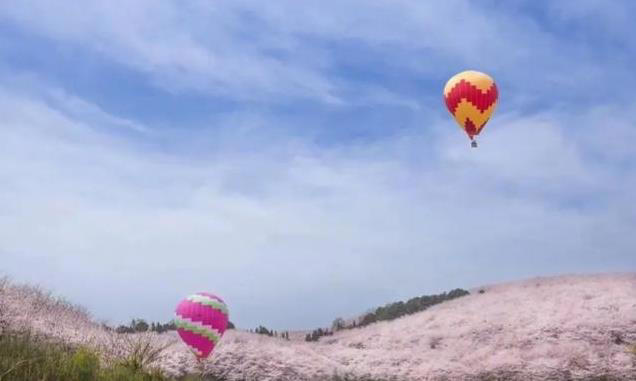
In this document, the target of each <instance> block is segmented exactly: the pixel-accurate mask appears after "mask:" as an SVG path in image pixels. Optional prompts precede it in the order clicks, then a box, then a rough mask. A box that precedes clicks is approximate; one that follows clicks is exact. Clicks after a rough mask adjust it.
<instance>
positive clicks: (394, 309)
mask: <svg viewBox="0 0 636 381" xmlns="http://www.w3.org/2000/svg"><path fill="white" fill-rule="evenodd" d="M468 294H470V293H469V292H468V291H466V290H463V289H461V288H456V289H454V290H452V291H450V292H443V293H441V294H437V295H423V296H418V297H415V298H411V299H409V300H407V301H406V302H403V301H399V302H395V303H389V304H387V305H385V306H382V307H378V308H376V309H375V310H374V311H372V312H367V313H366V314H364V315H362V317H361V318H359V319H355V320H353V322H352V323H351V324H347V323H346V322H345V320H344V319H342V318H337V319H336V320H334V321H333V323H332V330H333V331H339V330H342V329H353V328H359V327H364V326H366V325H369V324H372V323H375V322H378V321H387V320H393V319H397V318H399V317H402V316H405V315H410V314H414V313H416V312H420V311H424V310H425V309H427V308H429V307H431V306H434V305H436V304H439V303H442V302H445V301H447V300H451V299H455V298H459V297H461V296H464V295H468Z"/></svg>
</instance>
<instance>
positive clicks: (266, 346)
mask: <svg viewBox="0 0 636 381" xmlns="http://www.w3.org/2000/svg"><path fill="white" fill-rule="evenodd" d="M480 290H483V292H480ZM0 321H1V322H4V323H3V324H4V326H5V327H4V329H7V328H8V327H10V328H12V329H20V328H29V329H31V330H33V331H36V332H41V333H46V334H47V335H50V336H51V337H54V338H58V339H62V340H64V341H66V342H68V343H74V344H84V345H89V346H92V347H95V348H98V349H99V350H100V351H102V353H104V356H105V357H107V358H113V357H117V356H122V355H125V351H126V345H125V342H126V340H127V339H126V338H127V337H128V336H129V335H127V334H123V335H122V334H117V333H115V332H113V331H110V330H107V329H106V328H105V327H104V326H103V325H101V324H99V323H97V322H95V321H94V320H92V319H91V317H90V314H88V313H87V312H86V311H84V310H83V309H82V308H81V307H77V306H74V305H71V304H69V303H67V302H64V301H63V300H59V299H56V298H54V297H52V296H51V295H50V294H48V293H46V292H43V291H42V290H40V289H38V288H36V287H32V286H28V285H16V284H12V283H9V282H6V281H5V282H4V286H2V285H0ZM137 335H138V334H137ZM143 335H144V337H145V338H146V339H148V340H151V341H152V342H153V343H155V345H161V344H166V345H167V344H171V345H170V346H169V347H168V349H166V350H165V351H164V352H163V354H162V355H161V356H160V358H159V360H158V361H157V363H156V365H157V366H158V367H159V368H161V369H162V370H163V371H164V372H165V373H167V374H169V375H172V376H180V375H183V374H186V373H189V372H195V371H197V369H200V368H197V364H195V362H194V361H193V359H192V356H191V354H190V353H189V351H188V350H187V349H186V347H185V346H184V345H183V344H181V343H180V342H179V341H178V337H177V335H176V333H175V332H168V333H163V334H155V333H148V334H143ZM296 336H297V337H299V338H300V337H302V335H301V334H298V335H296ZM634 344H636V274H635V273H627V274H595V275H564V276H557V277H541V278H532V279H527V280H522V281H517V282H510V283H505V284H496V285H485V286H483V287H479V288H476V289H473V290H471V294H470V295H467V296H463V297H461V298H457V299H455V300H451V301H447V302H444V303H441V304H438V305H435V306H433V307H430V308H428V309H427V310H424V311H422V312H418V313H415V314H412V315H407V316H404V317H401V318H399V319H396V320H392V321H384V322H379V323H374V324H371V325H369V326H366V327H363V328H356V329H348V330H343V331H338V332H336V333H335V334H334V335H332V336H325V337H322V338H321V339H320V340H319V341H318V342H304V341H302V340H300V339H298V340H290V341H286V340H283V339H281V338H276V337H269V336H265V335H258V334H252V333H249V332H246V331H242V330H240V329H236V330H229V331H227V333H226V334H225V336H224V337H223V340H222V342H221V345H220V346H219V347H218V348H217V350H216V351H215V353H214V355H213V357H212V358H211V359H210V360H209V361H208V362H207V363H205V364H204V368H205V371H206V372H209V373H210V374H214V375H216V376H220V377H223V378H225V379H228V380H243V379H247V380H326V379H331V378H332V377H333V376H334V375H336V374H337V375H340V376H343V377H344V376H347V377H349V379H382V380H405V381H406V380H464V379H466V380H472V379H474V380H486V379H497V378H488V377H499V378H498V379H506V380H515V379H519V380H522V379H523V380H560V379H563V380H568V379H600V378H591V377H600V376H601V375H604V376H606V377H609V378H607V379H625V380H636V353H634V352H632V351H633V349H634V347H633V345H634Z"/></svg>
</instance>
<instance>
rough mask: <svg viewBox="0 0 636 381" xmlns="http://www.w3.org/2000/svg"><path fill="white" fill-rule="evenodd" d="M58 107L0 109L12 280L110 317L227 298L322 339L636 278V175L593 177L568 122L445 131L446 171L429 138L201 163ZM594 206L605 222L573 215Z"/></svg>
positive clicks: (4, 97)
mask: <svg viewBox="0 0 636 381" xmlns="http://www.w3.org/2000/svg"><path fill="white" fill-rule="evenodd" d="M42 93H44V94H46V93H50V91H42ZM46 99H47V98H46V97H43V98H38V97H36V96H33V95H16V93H15V92H13V91H11V89H10V88H6V87H5V88H4V89H3V90H2V91H1V92H0V112H1V113H2V115H3V121H2V124H1V125H0V142H2V143H0V144H1V145H0V151H1V152H2V153H3V160H2V161H1V162H0V180H1V182H2V184H7V185H5V186H3V187H2V188H1V189H0V242H1V243H0V252H2V255H3V258H4V260H3V269H4V270H5V271H9V272H10V273H12V274H19V275H20V276H19V278H21V279H22V278H28V279H37V280H38V281H39V282H41V283H44V284H45V285H47V286H49V287H54V288H55V289H57V290H60V291H61V292H62V293H63V294H65V295H68V296H69V297H71V298H73V299H74V300H76V301H78V302H81V303H84V304H86V305H87V306H88V307H89V308H90V309H91V310H93V311H95V313H96V314H97V315H98V316H99V317H102V316H103V317H110V318H114V319H127V318H129V317H132V316H141V315H143V316H148V315H150V314H152V316H150V317H151V318H153V319H167V318H168V317H169V316H168V315H169V313H168V312H166V311H170V309H171V308H172V307H171V306H170V305H169V304H170V302H171V301H172V300H173V299H174V300H178V298H179V297H180V296H181V294H184V293H187V292H191V291H192V290H195V289H196V290H198V289H210V288H214V291H215V292H219V293H220V294H222V295H224V296H226V297H227V298H228V300H229V301H230V302H231V303H233V306H235V307H234V308H235V310H234V312H235V314H234V316H236V321H237V322H238V323H239V324H243V325H248V326H252V325H255V324H257V323H260V322H270V323H271V325H272V326H277V327H285V326H287V327H289V326H294V327H306V326H308V325H309V326H311V325H316V324H325V323H326V321H328V320H329V319H331V318H333V317H335V315H336V314H347V313H351V314H352V313H356V312H360V311H361V310H364V309H365V308H367V307H368V306H370V305H374V304H377V303H380V302H382V301H389V300H393V299H395V298H397V297H410V296H412V295H414V294H418V293H423V292H425V291H426V290H427V289H435V288H441V289H446V288H452V287H467V286H470V285H471V284H472V283H474V282H482V281H493V279H497V280H500V279H502V277H508V278H506V279H509V278H511V277H514V276H529V275H536V273H537V271H546V270H545V269H546V268H550V269H551V271H554V272H558V271H566V272H571V271H589V270H592V269H593V270H595V271H598V270H601V269H607V270H611V269H616V268H617V267H619V268H625V266H628V265H629V264H630V263H631V264H632V265H634V263H633V261H631V260H630V258H631V257H630V255H631V254H630V252H629V247H630V245H633V243H634V242H633V238H632V236H631V235H629V234H627V232H628V231H629V229H630V228H634V227H635V226H634V224H635V221H634V220H633V218H632V217H633V214H634V211H633V208H632V207H631V203H629V202H628V199H629V197H628V195H629V194H630V192H632V191H633V190H634V184H635V183H636V182H635V181H634V176H633V171H627V172H620V173H619V172H617V171H611V170H610V171H608V170H607V168H606V167H603V166H598V165H597V166H591V165H589V161H588V159H586V157H585V156H584V154H583V153H584V152H587V151H589V150H592V151H593V150H594V149H596V148H597V147H598V146H597V144H603V145H607V144H609V143H608V142H595V141H589V140H585V139H578V138H577V139H573V140H569V139H566V138H565V137H564V133H563V128H564V126H565V123H568V117H567V115H566V116H563V115H559V114H552V115H549V114H544V115H540V116H537V117H519V116H516V115H502V116H501V117H500V118H499V119H498V121H497V123H492V126H489V129H488V130H487V132H486V133H484V136H483V138H482V139H481V143H482V144H481V147H480V148H479V149H477V150H470V149H469V148H468V147H467V141H466V139H465V138H464V137H462V136H461V135H460V134H459V133H455V132H457V131H454V130H451V128H455V127H454V126H452V124H451V123H450V122H449V121H445V122H442V123H435V125H434V126H431V128H432V129H434V130H436V131H440V133H439V134H438V135H434V139H440V140H437V141H433V142H432V141H428V142H426V144H427V145H428V147H429V148H430V150H431V151H430V152H424V151H423V149H422V147H423V145H422V140H421V137H419V136H417V135H413V136H403V137H400V138H397V139H387V140H385V141H381V142H375V143H373V144H369V145H367V144H358V145H357V146H356V147H350V148H347V147H342V146H340V147H339V148H333V149H328V148H320V147H316V146H309V145H303V143H302V142H299V141H295V142H293V143H289V142H288V141H287V138H285V137H279V138H276V139H275V141H272V142H270V143H271V145H277V144H278V145H279V146H281V147H286V148H285V149H282V150H276V149H271V146H270V147H269V148H268V147H264V149H263V150H262V151H260V152H258V151H256V152H251V153H249V154H244V153H242V152H244V150H243V149H241V145H240V144H241V143H240V141H236V140H234V141H231V142H228V144H230V146H226V147H224V149H223V150H221V151H219V152H217V153H215V154H214V155H208V156H206V157H203V156H191V157H188V158H186V157H178V156H172V155H169V154H166V153H160V152H158V151H148V150H147V148H141V146H139V145H137V144H136V143H134V142H133V141H131V140H127V139H126V138H125V137H121V136H120V137H116V136H114V135H112V134H110V133H108V131H111V130H110V129H109V128H108V126H109V125H111V123H112V121H113V120H115V121H117V120H119V119H117V118H116V117H111V116H108V115H107V114H104V113H103V111H99V112H96V111H95V110H97V109H96V108H95V107H94V106H92V105H90V104H88V103H86V101H83V100H76V99H74V98H73V97H71V96H61V97H58V98H57V99H55V100H54V101H52V102H49V101H45V100H46ZM47 102H48V103H47ZM76 105H80V107H75V108H74V106H76ZM69 109H75V110H80V111H81V110H90V112H71V113H67V112H66V111H67V110H69ZM602 112H603V111H602V110H601V109H598V110H593V111H591V114H590V115H592V116H593V119H590V120H596V118H600V117H601V115H603V114H602ZM621 122H622V123H623V124H624V126H625V127H627V126H633V122H632V121H628V120H624V119H621ZM246 123H249V121H248V122H246ZM259 123H261V124H264V125H267V124H268V123H270V121H268V120H260V121H259ZM592 124H593V122H592ZM104 127H106V128H104ZM141 129H145V127H143V126H142V127H141ZM451 131H452V132H451ZM528 131H532V133H528ZM427 136H428V135H427ZM150 138H153V137H152V136H150V137H149V139H150ZM617 144H619V145H620V144H621V143H620V142H617ZM495 147H498V148H496V149H495ZM551 158H552V159H557V158H558V160H550V159H551ZM414 159H415V160H414ZM424 160H429V161H428V162H424ZM418 161H419V162H421V163H422V165H414V164H413V163H414V162H418ZM608 182H614V183H615V184H620V185H622V186H623V187H624V188H623V189H616V188H614V187H610V186H607V184H608ZM581 194H583V195H589V194H593V195H595V198H596V199H598V200H600V202H601V205H600V207H596V208H585V207H583V208H580V207H576V206H575V207H572V206H568V205H561V204H562V203H566V202H567V201H568V200H570V199H571V198H572V197H573V196H574V197H576V196H577V195H581ZM631 194H633V193H631ZM593 201H594V200H593ZM621 232H623V233H621ZM604 247H607V248H612V250H611V251H610V252H601V251H600V250H601V249H603V248H604ZM630 261H631V262H630ZM42 264H46V266H43V265H42ZM520 264H521V265H520ZM27 269H28V270H27ZM50 269H54V270H53V271H55V272H56V273H55V274H50V271H51V270H50ZM80 286H81V287H80ZM131 290H138V292H139V294H131V293H130V291H131ZM440 291H441V290H440ZM149 293H150V294H153V295H148V296H147V297H148V304H145V303H139V297H140V296H139V295H147V294H149ZM157 295H161V297H159V296H157ZM144 297H145V296H144ZM351 300H355V302H352V301H351ZM319 301H324V302H325V303H326V302H329V303H330V306H331V307H330V308H326V309H325V308H323V307H320V308H319V309H318V307H317V306H318V304H320V303H322V302H320V303H319ZM112 303H117V304H118V307H117V308H115V309H112V308H111V307H107V306H112V305H113V304H112ZM298 303H306V304H305V305H303V307H302V309H303V311H306V310H305V308H306V309H309V310H311V311H312V315H313V318H307V317H306V314H303V316H300V315H298V314H299V308H300V307H298V306H299V304H298ZM272 306H276V308H272Z"/></svg>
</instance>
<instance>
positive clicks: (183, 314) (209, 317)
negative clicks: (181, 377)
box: [175, 292, 229, 360]
mask: <svg viewBox="0 0 636 381" xmlns="http://www.w3.org/2000/svg"><path fill="white" fill-rule="evenodd" d="M228 319H229V313H228V309H227V306H226V305H225V302H224V301H223V299H221V298H219V297H218V296H216V295H213V294H209V293H207V292H199V293H196V294H193V295H190V296H188V297H187V298H185V299H184V300H182V301H181V303H179V305H178V306H177V310H176V317H175V325H176V326H177V332H178V333H179V336H181V339H182V340H183V341H184V342H185V343H186V344H187V345H188V346H189V347H190V349H191V350H192V351H193V352H194V353H195V354H196V356H197V359H198V360H201V359H204V358H206V357H208V356H209V355H210V353H212V351H213V350H214V348H215V347H216V346H217V345H218V343H219V340H221V337H222V336H223V333H224V332H225V329H226V328H227V323H228Z"/></svg>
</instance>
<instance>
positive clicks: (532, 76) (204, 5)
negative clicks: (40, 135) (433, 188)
mask: <svg viewBox="0 0 636 381" xmlns="http://www.w3.org/2000/svg"><path fill="white" fill-rule="evenodd" d="M559 4H561V3H559ZM577 4H578V3H577ZM603 4H605V3H603ZM552 8H555V9H556V10H553V11H552V12H551V13H550V14H551V15H555V16H554V17H565V15H572V16H569V17H576V16H575V15H576V14H577V13H572V12H571V10H572V9H571V7H567V8H566V6H565V5H558V6H554V7H552ZM552 8H551V9H552ZM620 8H621V7H620V6H618V5H616V4H613V5H612V6H604V7H602V8H601V9H600V10H601V11H602V12H600V14H602V15H603V14H611V15H615V14H617V13H620ZM585 9H590V7H582V8H581V9H579V10H578V11H577V12H583V10H585ZM596 9H597V8H596V7H593V8H592V10H596ZM558 15H561V16H558ZM0 17H4V18H6V19H9V20H12V21H13V22H15V23H17V24H18V25H21V26H22V27H24V28H25V29H27V30H29V31H35V32H36V33H39V34H41V35H43V36H46V37H48V38H51V39H53V40H58V41H62V42H63V43H70V44H77V45H79V46H82V47H85V48H87V49H90V50H93V51H97V52H100V53H101V54H103V55H104V56H105V57H107V58H108V59H111V60H114V61H116V62H118V63H119V64H122V65H125V66H128V67H131V68H134V69H135V70H138V71H140V72H142V73H145V74H147V75H148V76H149V79H150V80H151V81H152V82H154V83H155V84H156V85H158V86H161V87H162V88H165V89H168V90H170V91H173V92H183V91H191V90H196V91H203V92H204V93H213V94H219V95H222V96H230V97H232V98H237V99H243V100H254V99H256V100H260V101H267V102H280V101H284V100H285V98H286V97H288V96H291V97H301V98H306V97H308V98H312V99H316V100H319V101H322V102H328V103H332V104H341V103H349V102H351V100H352V99H353V100H356V99H358V98H360V97H367V95H366V92H367V91H368V86H364V85H362V86H359V84H355V83H350V82H349V81H348V80H343V79H341V78H340V76H339V72H338V70H337V69H338V68H339V66H338V65H339V62H340V60H341V57H339V56H340V55H343V54H346V53H348V52H347V46H350V47H356V48H361V49H367V50H369V51H370V52H373V57H374V62H376V63H378V64H380V63H381V64H383V65H386V67H387V69H386V70H393V71H404V72H406V73H409V74H410V75H412V76H418V75H419V76H423V77H435V76H437V75H439V73H441V72H443V71H444V70H446V71H448V73H447V75H451V74H453V72H455V71H457V70H459V69H461V68H465V67H471V68H479V69H483V70H485V71H487V72H491V73H492V74H493V75H494V76H495V78H497V80H498V81H501V82H502V84H503V85H504V88H506V89H508V88H510V89H519V90H522V91H519V94H515V93H516V92H517V91H515V92H513V93H510V94H508V98H509V100H510V101H511V102H512V100H513V99H516V98H517V97H521V96H524V97H527V96H531V97H535V98H540V97H541V96H542V95H539V94H536V91H537V87H538V86H539V85H541V86H543V87H544V88H545V86H551V87H552V88H553V89H555V90H556V91H559V92H568V91H570V88H572V87H575V88H578V87H579V86H581V84H585V83H589V81H590V78H595V80H596V81H599V83H609V82H610V81H616V80H618V79H620V78H622V79H623V81H628V80H629V73H630V70H631V66H630V65H629V64H628V63H627V62H623V61H621V60H614V61H607V60H602V59H596V56H595V54H597V53H598V49H597V48H595V47H591V46H589V45H586V44H585V43H584V42H583V41H578V40H576V41H575V40H568V39H567V37H566V36H557V35H553V34H551V33H550V32H549V31H546V30H544V29H543V28H542V27H541V25H539V24H538V23H537V21H536V20H535V19H533V18H532V17H530V16H528V15H527V14H522V13H514V12H512V11H510V12H508V13H506V12H503V13H499V12H498V9H497V8H489V7H483V6H477V5H475V4H474V3H471V2H467V1H449V2H443V3H441V2H440V3H422V2H416V1H405V0H401V1H380V2H374V3H373V4H370V3H368V2H364V1H359V0H352V1H346V2H342V1H333V2H324V1H322V2H296V1H283V2H276V3H272V2H266V3H264V2H260V1H220V2H214V3H213V4H211V3H209V2H202V1H191V2H170V1H165V2H160V3H157V2H154V1H135V2H124V1H114V2H107V3H104V2H91V1H87V2H83V3H82V6H81V7H77V6H76V5H74V4H59V2H51V1H22V2H19V3H13V4H12V5H10V6H9V5H4V6H0ZM608 17H609V16H608ZM611 19H612V20H614V19H615V18H614V17H613V16H612V18H611ZM576 20H580V19H576ZM619 24H621V23H619ZM604 25H605V24H604ZM621 25H622V24H621ZM612 30H614V29H612ZM612 33H614V32H612ZM614 34H616V35H617V36H621V35H623V34H622V32H620V33H619V30H618V29H616V33H614ZM334 44H335V45H337V44H345V46H344V47H342V48H340V49H328V48H327V47H326V46H327V45H334ZM346 44H349V45H346ZM537 78H540V82H538V81H536V79H537ZM352 92H353V94H352ZM377 92H378V94H379V95H380V96H379V98H378V97H377V96H376V97H373V96H372V97H371V98H374V99H376V101H379V102H383V100H385V99H386V98H387V97H385V96H382V94H387V92H388V94H389V95H390V96H388V99H389V100H390V101H391V102H393V99H395V98H396V97H398V98H399V96H398V95H396V94H393V93H392V92H390V91H389V90H387V89H378V90H377ZM356 94H357V95H356ZM401 102H402V103H405V104H413V100H409V99H404V100H402V101H401ZM354 103H355V101H354Z"/></svg>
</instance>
